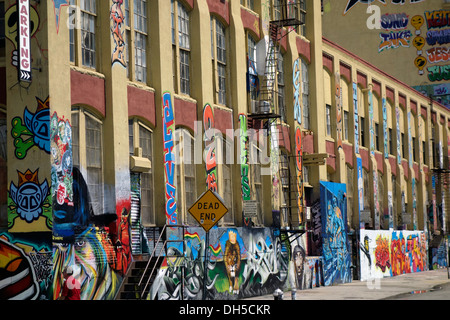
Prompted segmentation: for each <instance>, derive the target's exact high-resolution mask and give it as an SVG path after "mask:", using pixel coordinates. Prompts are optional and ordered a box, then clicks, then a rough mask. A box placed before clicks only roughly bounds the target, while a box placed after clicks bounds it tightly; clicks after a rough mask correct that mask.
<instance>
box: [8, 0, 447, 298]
mask: <svg viewBox="0 0 450 320" xmlns="http://www.w3.org/2000/svg"><path fill="white" fill-rule="evenodd" d="M0 23H3V24H4V25H5V28H4V30H5V32H4V34H0V283H1V286H0V299H43V300H44V299H45V300H52V299H58V298H59V297H60V294H61V291H62V288H63V281H64V279H63V272H64V270H66V268H67V267H68V266H72V267H73V268H74V276H76V277H77V278H78V279H79V281H80V285H81V298H82V299H83V300H101V299H104V300H111V299H120V298H121V297H122V295H121V294H122V293H124V291H126V290H128V289H127V284H128V283H129V281H130V278H132V277H133V276H134V274H133V272H134V270H135V269H136V268H139V267H138V266H139V262H142V261H144V262H145V263H146V262H147V261H149V259H150V256H151V255H152V254H153V253H154V252H156V255H159V256H160V257H161V259H160V260H159V261H160V265H158V268H157V270H156V274H157V276H156V278H155V280H154V281H153V282H152V283H150V284H149V285H148V289H147V291H145V290H144V291H143V292H144V293H145V294H144V295H143V296H140V297H141V298H145V299H152V300H153V299H159V300H163V299H182V298H183V299H239V298H243V297H251V296H257V295H262V294H268V293H272V292H273V291H274V290H275V289H277V288H281V289H284V290H295V289H305V288H313V287H317V286H322V285H332V284H338V283H344V282H350V281H352V280H355V279H361V280H365V279H371V278H373V277H381V276H395V275H398V274H401V273H406V272H418V271H423V270H427V269H428V268H430V267H433V261H436V266H438V265H443V264H445V263H446V261H443V262H442V259H440V258H439V257H438V254H437V252H436V254H435V255H433V252H434V251H433V250H432V249H438V247H436V248H435V247H433V248H431V247H430V242H431V240H432V239H433V238H431V237H430V232H429V230H430V225H432V226H433V229H432V230H443V229H445V223H446V219H445V210H442V209H441V208H442V207H443V206H442V202H444V201H443V200H442V199H444V198H445V196H444V194H445V192H448V190H447V189H444V187H440V185H439V183H438V181H434V179H432V178H431V175H430V174H429V173H430V172H431V171H432V169H433V168H434V166H433V163H434V162H433V161H436V160H440V159H446V157H445V156H444V155H447V154H448V152H450V151H449V146H450V143H446V142H445V141H450V139H449V124H450V115H449V112H448V110H447V109H446V108H445V107H444V106H443V105H442V104H440V103H438V102H435V101H431V102H430V101H429V99H427V97H425V96H423V95H422V94H421V93H419V92H418V91H415V90H414V89H412V88H410V87H408V86H406V85H405V84H404V83H402V82H399V81H398V80H397V79H395V78H394V77H392V76H391V75H389V70H386V71H387V72H384V71H382V70H380V69H378V68H376V67H374V66H373V65H371V64H369V63H368V62H366V61H364V60H363V59H361V58H359V57H357V56H355V55H354V54H352V53H350V52H348V51H347V50H345V49H343V48H342V47H340V46H339V45H338V44H336V43H334V42H331V41H329V40H327V39H324V38H322V7H321V5H320V2H318V1H314V0H304V1H291V0H288V1H275V0H264V1H255V2H254V1H250V0H242V1H240V2H239V1H234V0H223V1H222V0H171V1H168V0H148V1H146V0H136V1H118V0H109V1H90V0H70V1H69V0H67V1H66V0H58V1H57V0H49V1H33V0H30V1H14V0H0ZM168 25H170V26H171V27H170V28H168V27H167V26H168ZM0 30H3V29H2V28H0ZM335 119H336V121H335ZM436 148H438V149H436ZM435 149H436V150H439V153H437V154H436V153H433V150H435ZM442 161H443V162H442V163H443V165H444V164H446V165H448V163H447V162H445V161H446V160H445V161H444V160H442ZM206 190H211V191H213V193H214V195H216V196H217V197H218V199H220V201H221V202H222V204H223V205H224V206H225V207H226V209H227V213H226V214H225V215H224V216H223V217H222V218H221V219H220V220H219V221H214V223H215V226H214V227H212V228H211V229H210V230H209V231H208V232H206V231H205V230H204V229H203V228H202V226H201V225H199V224H201V221H197V220H196V219H195V218H194V217H193V215H192V214H190V209H191V208H192V206H193V205H194V203H196V200H197V199H198V198H199V197H200V196H201V195H202V194H204V192H205V191H206ZM449 203H450V201H449ZM201 206H203V207H204V208H206V207H208V208H212V209H214V208H213V207H214V206H211V205H208V204H202V205H201ZM207 213H208V219H209V218H210V217H212V216H213V215H214V214H215V212H214V211H209V212H207ZM204 218H205V219H207V218H206V216H205V217H204ZM158 239H162V240H163V241H166V243H170V245H165V246H161V244H160V243H158V241H157V240H158ZM157 249H160V251H159V252H158V251H157ZM155 250H156V251H155ZM430 254H431V257H432V258H430ZM434 258H435V260H433V259H434ZM355 266H356V268H355ZM142 269H145V264H144V267H142ZM133 287H134V286H133ZM140 289H142V287H141V286H140V285H139V290H140ZM140 293H141V292H140V291H139V292H137V291H136V292H133V294H134V296H136V294H137V295H138V296H139V295H140Z"/></svg>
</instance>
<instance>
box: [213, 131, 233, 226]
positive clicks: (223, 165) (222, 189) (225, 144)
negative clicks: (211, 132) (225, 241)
mask: <svg viewBox="0 0 450 320" xmlns="http://www.w3.org/2000/svg"><path fill="white" fill-rule="evenodd" d="M219 141H220V142H219ZM216 142H217V145H216V148H218V150H220V151H219V152H217V153H216V155H218V157H219V158H218V160H217V164H218V168H219V193H220V195H221V196H222V199H223V200H224V204H225V206H226V207H227V208H228V212H227V214H226V215H225V216H224V217H223V222H224V223H226V224H233V223H234V215H233V210H232V208H233V185H232V175H231V173H232V171H231V164H232V163H233V161H232V159H231V156H232V154H233V153H234V151H232V144H231V142H230V141H228V140H227V139H225V138H222V139H218V138H217V137H216Z"/></svg>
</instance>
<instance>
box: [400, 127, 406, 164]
mask: <svg viewBox="0 0 450 320" xmlns="http://www.w3.org/2000/svg"><path fill="white" fill-rule="evenodd" d="M401 137H402V140H401V144H402V158H405V157H406V147H407V144H406V140H405V134H404V133H403V132H402V133H401Z"/></svg>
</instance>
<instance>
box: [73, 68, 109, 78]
mask: <svg viewBox="0 0 450 320" xmlns="http://www.w3.org/2000/svg"><path fill="white" fill-rule="evenodd" d="M70 70H73V71H77V72H80V73H83V74H87V75H91V76H94V77H97V78H100V79H105V78H106V77H105V75H104V74H102V73H100V72H97V71H95V70H94V69H91V68H87V67H79V66H75V65H71V66H70Z"/></svg>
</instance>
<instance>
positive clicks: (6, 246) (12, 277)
mask: <svg viewBox="0 0 450 320" xmlns="http://www.w3.org/2000/svg"><path fill="white" fill-rule="evenodd" d="M46 234H47V235H44V233H39V232H38V233H35V234H34V235H29V234H16V235H15V236H14V237H13V236H12V235H11V234H3V235H2V234H0V283H2V286H1V288H0V300H10V299H11V300H37V299H39V300H47V299H49V297H51V292H52V279H53V269H52V267H53V264H52V251H51V236H50V233H46Z"/></svg>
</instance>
